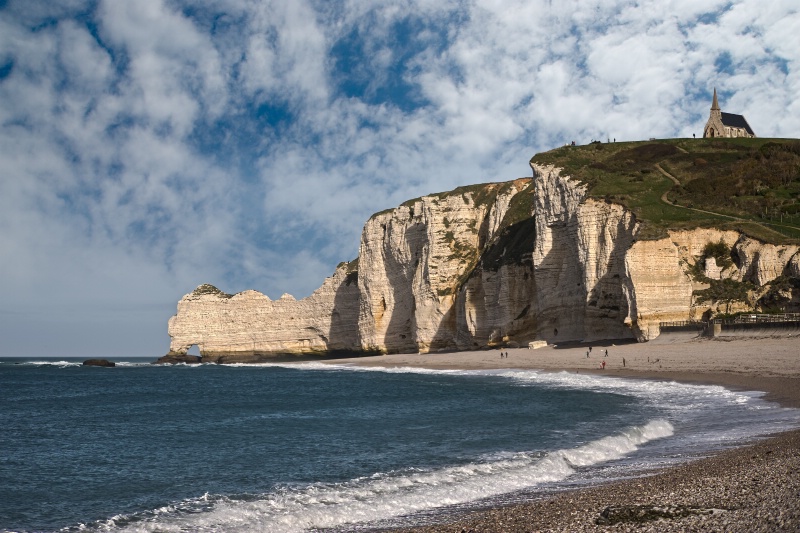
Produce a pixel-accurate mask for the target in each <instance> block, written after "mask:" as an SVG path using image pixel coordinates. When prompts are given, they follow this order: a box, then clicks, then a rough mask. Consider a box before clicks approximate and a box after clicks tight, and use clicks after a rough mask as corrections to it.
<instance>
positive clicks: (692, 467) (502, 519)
mask: <svg viewBox="0 0 800 533" xmlns="http://www.w3.org/2000/svg"><path fill="white" fill-rule="evenodd" d="M604 511H605V512H604ZM603 516H605V517H606V518H605V523H603V522H604V519H603ZM598 522H601V523H598ZM609 522H611V523H609ZM397 531H398V532H400V531H402V532H403V533H441V532H447V533H489V532H492V533H500V532H503V533H516V532H539V531H542V532H544V531H554V532H555V531H558V532H562V531H564V532H585V531H592V532H621V531H635V532H637V533H645V532H659V533H660V532H685V531H719V532H742V533H753V532H772V531H800V430H793V431H789V432H786V433H782V434H780V435H777V436H773V437H770V438H768V439H766V440H763V441H759V442H757V443H756V444H752V445H749V446H745V447H742V448H737V449H733V450H728V451H724V452H722V453H720V454H718V455H716V456H713V457H710V458H705V459H700V460H697V461H693V462H690V463H686V464H684V465H679V466H676V467H672V468H669V469H666V470H663V471H659V472H658V473H657V474H655V475H652V476H648V477H643V478H636V479H631V480H625V481H618V482H614V483H610V484H607V485H601V486H597V487H593V488H589V489H582V490H576V491H571V492H565V493H561V494H558V495H555V496H552V497H549V498H545V499H543V500H540V501H535V502H531V503H524V504H518V505H512V506H508V507H500V508H495V509H490V510H486V511H478V512H475V513H470V514H468V515H466V516H464V517H463V518H460V519H458V520H456V521H455V522H452V523H448V524H441V525H433V526H426V527H418V528H410V529H402V530H397Z"/></svg>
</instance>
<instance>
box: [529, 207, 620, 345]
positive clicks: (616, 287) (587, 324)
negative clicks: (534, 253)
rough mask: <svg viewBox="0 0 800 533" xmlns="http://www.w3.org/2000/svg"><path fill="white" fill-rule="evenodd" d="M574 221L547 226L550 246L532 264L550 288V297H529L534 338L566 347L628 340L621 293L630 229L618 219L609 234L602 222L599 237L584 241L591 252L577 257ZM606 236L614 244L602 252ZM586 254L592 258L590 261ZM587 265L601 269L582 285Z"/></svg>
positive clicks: (538, 281)
mask: <svg viewBox="0 0 800 533" xmlns="http://www.w3.org/2000/svg"><path fill="white" fill-rule="evenodd" d="M573 224H574V222H573V223H567V222H563V221H559V222H557V223H555V224H553V225H551V226H550V229H551V231H552V237H551V238H552V241H553V243H554V246H553V247H552V248H551V249H550V251H549V252H548V253H547V255H545V257H544V258H543V259H542V261H541V263H540V264H539V265H537V267H536V269H535V276H536V285H537V286H538V287H544V288H546V292H549V293H550V298H546V297H543V296H542V293H537V295H536V297H535V299H534V300H535V302H536V312H537V315H538V318H539V324H538V327H537V332H536V336H537V338H538V339H541V340H546V341H547V342H548V343H551V344H557V345H558V344H560V345H567V344H569V345H571V346H575V345H581V344H582V343H583V344H586V345H587V346H588V344H589V343H592V342H594V343H597V342H599V341H605V340H612V339H614V340H620V341H622V340H623V339H633V338H634V333H633V331H632V330H631V329H630V328H629V327H627V326H626V325H625V323H624V321H625V318H626V317H627V316H628V302H627V299H626V298H625V295H624V293H623V283H624V280H625V256H626V253H627V251H628V249H629V248H630V246H631V245H632V242H633V237H632V235H631V231H630V230H629V229H628V228H627V227H626V226H625V223H624V219H623V218H620V219H619V220H618V221H617V225H616V228H614V231H611V232H610V233H611V235H609V228H608V227H606V228H605V229H604V233H603V234H602V236H598V238H599V242H595V243H588V244H591V245H592V246H594V247H595V250H596V251H595V253H594V254H589V253H588V251H587V253H586V256H587V257H582V254H581V252H580V247H579V243H578V235H577V228H575V227H574V225H573ZM612 235H613V237H612ZM603 237H605V238H603ZM608 241H610V242H612V243H613V244H612V248H611V250H609V251H608V252H607V253H604V250H605V247H604V246H603V243H604V242H608ZM557 243H562V244H561V246H557V245H556V244H557ZM591 257H595V260H594V261H592V262H589V260H588V259H589V258H591ZM603 258H607V259H603ZM603 260H605V261H607V262H606V264H605V265H602V264H601V262H600V261H603ZM588 268H592V269H594V270H595V271H599V270H602V271H603V272H604V274H602V275H601V276H598V277H597V279H596V282H595V283H594V286H593V287H591V288H587V287H586V285H585V282H586V278H587V275H586V274H587V269H588Z"/></svg>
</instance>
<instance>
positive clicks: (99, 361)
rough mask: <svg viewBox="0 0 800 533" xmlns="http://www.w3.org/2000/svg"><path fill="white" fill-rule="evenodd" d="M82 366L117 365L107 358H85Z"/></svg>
mask: <svg viewBox="0 0 800 533" xmlns="http://www.w3.org/2000/svg"><path fill="white" fill-rule="evenodd" d="M83 366H106V367H112V366H117V363H115V362H113V361H109V360H108V359H87V360H86V361H84V362H83Z"/></svg>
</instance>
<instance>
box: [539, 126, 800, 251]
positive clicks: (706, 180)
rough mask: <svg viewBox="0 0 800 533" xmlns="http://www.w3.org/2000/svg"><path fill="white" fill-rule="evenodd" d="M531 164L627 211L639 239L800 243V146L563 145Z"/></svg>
mask: <svg viewBox="0 0 800 533" xmlns="http://www.w3.org/2000/svg"><path fill="white" fill-rule="evenodd" d="M531 161H532V162H533V163H538V164H548V165H555V166H557V167H560V168H563V169H564V173H565V174H567V175H569V176H572V177H573V178H574V179H577V180H580V181H581V182H583V183H586V184H587V185H588V187H589V194H590V195H591V196H593V197H595V198H604V199H607V200H609V201H613V202H616V203H621V204H623V205H625V206H627V207H629V208H630V209H631V210H632V211H633V212H634V213H635V214H636V216H637V218H638V219H639V221H640V222H642V224H643V229H642V233H641V234H640V237H641V238H656V237H661V236H664V235H665V233H666V230H667V229H681V228H686V229H688V228H695V227H718V228H721V229H736V230H739V231H742V232H744V233H747V234H749V235H751V236H753V237H756V238H759V239H761V240H764V241H768V242H775V243H784V242H800V141H798V140H796V139H664V140H657V141H644V142H620V143H595V144H589V145H585V146H564V147H561V148H557V149H555V150H551V151H549V152H544V153H541V154H536V155H535V156H534V157H533V158H532V159H531Z"/></svg>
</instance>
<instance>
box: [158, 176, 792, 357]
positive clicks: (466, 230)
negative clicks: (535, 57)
mask: <svg viewBox="0 0 800 533" xmlns="http://www.w3.org/2000/svg"><path fill="white" fill-rule="evenodd" d="M531 166H532V169H533V174H534V176H533V178H532V179H530V178H526V179H519V180H515V181H511V182H506V183H489V184H483V185H475V186H470V187H461V188H459V189H456V190H454V191H451V192H448V193H441V194H435V195H429V196H424V197H422V198H418V199H415V200H411V201H408V202H405V203H404V204H403V205H401V206H399V207H397V208H395V209H391V210H387V211H384V212H381V213H378V214H376V215H374V216H373V217H371V218H370V219H369V220H368V221H367V223H366V224H365V226H364V229H363V232H362V236H361V244H360V249H359V257H358V259H357V260H356V261H353V262H351V263H342V264H341V265H339V267H338V268H337V269H336V272H335V273H334V275H333V276H331V277H330V278H328V279H326V280H325V283H323V285H322V287H320V288H319V289H318V290H317V291H315V292H314V293H313V294H312V295H311V296H309V297H307V298H304V299H301V300H296V299H295V298H293V297H292V296H291V295H287V294H285V295H283V296H282V297H281V298H280V299H279V300H275V301H273V300H270V299H269V298H268V297H267V296H265V295H264V294H261V293H259V292H256V291H245V292H242V293H239V294H235V295H229V294H225V293H223V292H221V291H219V290H218V289H216V288H215V287H213V286H210V285H201V286H200V287H198V288H197V289H196V290H195V291H193V292H192V293H190V294H187V295H186V296H184V297H183V298H182V299H181V301H180V302H179V303H178V312H177V314H176V315H175V316H174V317H172V319H170V322H169V334H170V336H171V337H172V342H171V345H170V354H168V357H173V358H174V357H175V356H183V355H184V354H186V353H187V351H188V350H189V348H190V347H191V346H192V345H197V346H198V347H199V349H200V353H201V355H202V360H203V361H213V362H249V361H261V360H263V359H264V358H268V357H275V356H279V355H303V354H306V355H313V354H325V355H329V354H331V353H337V352H338V353H348V354H352V353H354V352H362V353H364V352H366V353H374V352H416V351H421V352H427V351H436V350H455V349H476V348H482V347H487V346H493V345H511V344H512V343H518V344H520V345H522V344H525V343H528V342H530V341H534V340H538V341H543V342H548V343H559V342H569V341H587V342H589V341H596V340H600V339H621V338H636V339H638V340H640V341H646V340H649V339H652V338H654V337H656V336H658V335H659V332H660V324H661V323H662V322H673V321H685V320H689V319H697V318H700V316H701V315H703V314H704V313H707V312H709V311H717V310H718V306H717V304H716V303H715V302H714V301H713V299H712V300H710V301H707V300H703V303H698V302H699V301H700V300H701V299H698V298H697V296H696V295H697V294H698V291H703V290H708V289H709V288H713V287H714V284H715V283H721V282H723V281H725V280H730V281H731V282H736V283H740V284H742V285H743V286H744V285H745V284H746V286H747V287H751V288H752V289H753V291H752V292H753V294H754V296H753V298H752V301H742V302H739V303H738V304H737V305H739V306H740V307H741V306H744V308H747V306H751V307H752V306H754V305H756V303H755V302H756V299H757V295H755V293H756V292H758V291H761V293H765V291H766V288H765V289H761V288H762V287H766V286H767V285H768V284H770V283H771V282H772V281H773V280H776V279H779V278H780V279H783V278H782V277H781V276H794V277H798V276H799V275H800V253H798V247H797V246H779V245H773V244H765V243H762V242H759V241H757V240H754V239H752V238H750V237H747V236H745V235H742V234H740V233H738V232H735V231H720V230H717V229H694V230H681V231H670V232H668V235H667V236H666V237H664V238H661V239H657V240H641V239H639V238H638V233H639V231H640V224H639V223H638V222H637V220H636V218H635V216H634V215H633V213H632V212H631V211H630V210H628V209H626V208H625V207H623V206H621V205H618V204H615V203H611V202H607V201H603V200H598V199H595V198H591V197H589V196H588V193H587V188H586V187H585V186H584V185H582V184H581V183H578V182H577V181H575V180H572V179H571V178H570V177H568V176H564V175H562V173H561V172H560V170H559V169H557V168H553V167H547V166H539V165H536V164H532V165H531ZM711 244H713V245H714V247H713V248H714V249H715V250H717V252H715V253H718V251H719V250H724V251H725V254H724V256H717V257H716V258H715V257H706V256H705V255H704V254H706V253H707V252H706V251H707V250H708V249H709V246H710V245H711ZM717 259H719V260H721V261H722V262H721V263H719V265H717ZM751 284H752V285H751ZM784 285H785V284H784ZM782 287H783V288H782V289H781V290H783V291H784V292H785V291H786V290H790V289H791V288H790V289H786V288H785V287H784V286H783V285H782ZM712 292H713V291H712ZM771 301H777V300H775V298H773V299H772V300H771ZM730 305H731V302H730V301H728V302H727V304H726V308H730ZM167 362H169V361H167Z"/></svg>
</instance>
